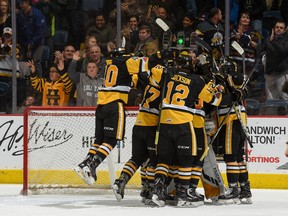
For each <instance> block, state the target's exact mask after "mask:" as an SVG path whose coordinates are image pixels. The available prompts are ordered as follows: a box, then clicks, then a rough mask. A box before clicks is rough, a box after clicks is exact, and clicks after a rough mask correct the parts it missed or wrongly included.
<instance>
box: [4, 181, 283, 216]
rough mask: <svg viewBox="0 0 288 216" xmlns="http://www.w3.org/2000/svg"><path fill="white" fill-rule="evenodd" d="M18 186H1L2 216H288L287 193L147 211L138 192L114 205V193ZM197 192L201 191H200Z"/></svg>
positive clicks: (271, 192) (256, 194)
mask: <svg viewBox="0 0 288 216" xmlns="http://www.w3.org/2000/svg"><path fill="white" fill-rule="evenodd" d="M20 190H21V185H7V184H3V185H1V184H0V215H1V216H52V215H53V216H142V215H145V216H147V215H148V216H152V215H157V216H164V215H165V216H170V215H171V216H189V215H195V216H233V215H239V216H258V215H259V216H274V215H275V216H284V215H285V216H288V190H263V189H261V190H260V189H252V193H253V198H252V201H253V204H251V205H248V204H246V205H244V204H240V205H236V204H235V205H223V206H212V205H204V206H200V207H197V208H176V207H171V206H165V207H163V208H159V207H147V206H144V204H142V203H141V202H140V196H139V195H138V193H137V192H138V191H137V192H135V191H134V192H131V191H130V192H129V193H128V194H126V195H125V197H124V200H122V202H120V203H119V202H117V201H116V199H115V197H114V195H113V192H112V191H111V190H107V191H105V192H104V193H103V192H101V193H99V194H96V195H95V194H94V195H91V194H90V195H87V194H86V195H84V194H78V195H77V194H74V195H71V194H69V195H59V194H58V195H55V194H54V195H51V194H49V195H32V196H28V197H24V196H22V195H20ZM199 191H200V192H203V191H201V188H200V189H199Z"/></svg>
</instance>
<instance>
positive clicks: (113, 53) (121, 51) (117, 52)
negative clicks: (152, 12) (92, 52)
mask: <svg viewBox="0 0 288 216" xmlns="http://www.w3.org/2000/svg"><path fill="white" fill-rule="evenodd" d="M124 54H126V50H125V48H124V47H117V48H114V49H112V51H111V52H110V53H109V55H110V57H111V58H114V57H119V56H122V55H124Z"/></svg>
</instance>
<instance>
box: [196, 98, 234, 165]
mask: <svg viewBox="0 0 288 216" xmlns="http://www.w3.org/2000/svg"><path fill="white" fill-rule="evenodd" d="M235 103H236V102H233V104H232V106H231V107H230V108H229V110H228V112H227V113H226V115H225V117H224V119H223V121H222V122H221V124H220V125H219V127H218V129H217V131H216V133H215V134H214V135H213V137H212V138H211V140H210V142H209V144H208V146H207V148H206V149H205V151H204V152H203V154H202V156H201V158H200V161H203V159H204V158H205V157H206V155H207V154H208V151H209V149H210V147H211V146H212V144H213V142H214V141H215V139H216V138H217V136H218V134H219V132H220V130H221V129H222V127H223V126H224V124H225V122H226V120H227V119H228V117H229V115H230V113H231V111H232V109H233V106H234V105H235Z"/></svg>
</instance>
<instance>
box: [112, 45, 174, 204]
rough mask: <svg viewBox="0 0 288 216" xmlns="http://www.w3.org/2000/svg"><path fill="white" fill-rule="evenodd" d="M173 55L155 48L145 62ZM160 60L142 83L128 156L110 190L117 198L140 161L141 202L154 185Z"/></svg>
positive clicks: (160, 82)
mask: <svg viewBox="0 0 288 216" xmlns="http://www.w3.org/2000/svg"><path fill="white" fill-rule="evenodd" d="M175 55H176V54H174V53H173V50H166V51H164V50H163V51H161V52H158V53H157V54H155V55H153V56H151V57H150V59H149V61H150V62H151V59H153V60H152V61H153V64H151V63H150V64H149V66H150V67H152V66H153V65H154V64H157V63H160V64H164V63H163V61H164V60H165V61H171V62H173V60H174V58H175ZM169 58H172V59H169ZM160 64H157V65H156V66H155V67H153V68H152V69H151V71H150V75H149V79H147V83H146V86H144V89H145V90H144V97H143V100H142V103H141V105H140V108H139V113H138V116H137V119H136V122H135V124H134V127H133V133H132V157H131V159H130V160H129V161H127V162H126V163H125V165H124V167H123V169H122V171H121V174H120V177H119V178H118V179H116V181H115V183H114V186H113V191H114V194H115V196H116V199H117V200H118V201H119V202H120V201H121V200H122V199H123V197H124V189H125V186H126V184H127V183H128V181H129V180H130V179H131V178H132V176H133V175H134V174H135V172H136V170H137V169H138V168H139V166H141V164H143V163H144V162H146V163H148V162H149V163H148V164H145V165H144V167H143V168H141V179H142V185H143V187H142V191H141V194H140V195H141V196H142V197H143V202H144V203H145V201H144V200H145V199H146V198H150V199H151V190H152V187H153V185H154V172H155V167H156V164H157V160H156V155H155V134H156V128H157V125H158V121H159V103H160V96H161V85H162V83H163V79H162V78H163V76H162V75H163V73H164V71H165V68H164V67H163V66H161V65H160ZM141 83H142V85H143V84H144V85H145V83H143V82H141ZM148 158H149V159H148ZM146 166H147V169H146ZM148 202H149V201H148ZM148 202H146V204H148Z"/></svg>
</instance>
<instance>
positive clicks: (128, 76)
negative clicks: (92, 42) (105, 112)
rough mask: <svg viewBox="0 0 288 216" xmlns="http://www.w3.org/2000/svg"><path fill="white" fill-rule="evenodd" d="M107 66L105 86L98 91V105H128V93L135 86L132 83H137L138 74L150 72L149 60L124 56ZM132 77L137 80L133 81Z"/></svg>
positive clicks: (110, 61)
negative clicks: (121, 102) (111, 103)
mask: <svg viewBox="0 0 288 216" xmlns="http://www.w3.org/2000/svg"><path fill="white" fill-rule="evenodd" d="M106 64H107V65H106V67H105V75H104V86H103V87H101V88H99V91H98V105H105V104H108V103H110V102H113V101H123V102H124V103H125V104H127V102H128V93H129V91H130V88H131V86H133V84H132V83H136V82H137V81H135V80H137V78H138V76H137V74H139V73H142V72H145V73H146V72H148V58H147V57H142V58H141V57H131V56H126V55H124V56H119V57H116V58H113V59H108V60H106ZM133 75H134V76H133ZM135 75H136V76H135ZM132 76H133V79H135V80H132ZM132 81H133V82H132Z"/></svg>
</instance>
